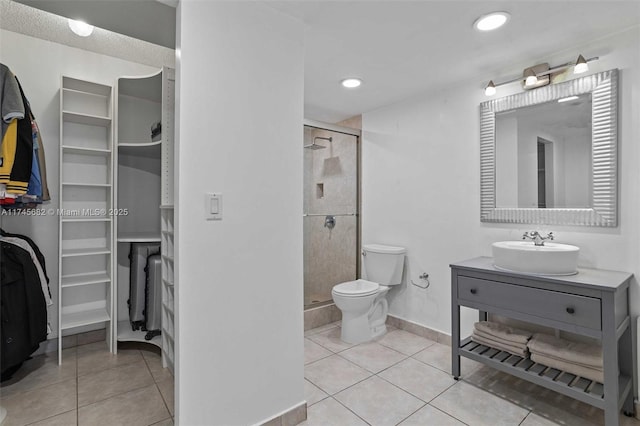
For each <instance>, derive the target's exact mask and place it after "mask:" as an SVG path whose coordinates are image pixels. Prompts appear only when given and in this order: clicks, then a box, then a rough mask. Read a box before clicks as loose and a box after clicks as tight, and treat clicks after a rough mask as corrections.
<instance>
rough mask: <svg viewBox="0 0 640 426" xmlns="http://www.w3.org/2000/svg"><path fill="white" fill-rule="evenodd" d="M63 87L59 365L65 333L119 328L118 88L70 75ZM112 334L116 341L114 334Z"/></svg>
mask: <svg viewBox="0 0 640 426" xmlns="http://www.w3.org/2000/svg"><path fill="white" fill-rule="evenodd" d="M61 83H62V84H61V90H60V97H59V100H60V108H59V111H60V145H59V147H60V151H59V154H60V155H59V163H58V164H59V167H58V172H59V175H58V182H59V191H60V192H59V199H60V200H61V209H60V210H59V212H58V221H59V229H60V235H59V241H58V244H59V246H58V247H59V250H60V255H59V257H58V286H59V287H58V296H59V297H58V308H59V309H60V321H59V324H58V327H59V328H58V363H59V364H61V363H62V335H63V333H62V331H63V330H66V329H71V328H76V327H82V326H87V325H92V324H100V323H104V322H107V323H108V324H107V329H111V328H112V327H113V324H112V321H111V317H112V314H113V312H112V305H113V292H114V291H115V290H114V287H115V285H114V284H115V280H112V279H113V276H114V273H113V263H114V258H113V252H112V248H111V246H112V245H113V237H114V235H113V232H114V228H115V226H114V223H113V222H114V221H113V217H111V215H108V214H107V213H108V211H109V209H110V208H111V207H112V206H113V185H112V182H113V162H112V161H113V155H114V152H113V146H114V144H113V133H114V132H113V130H114V121H115V120H113V119H112V117H113V113H112V111H113V89H112V87H111V86H107V85H104V84H99V83H93V82H90V81H85V80H79V79H76V78H72V77H67V76H63V77H62V81H61ZM113 316H114V317H115V315H113ZM107 335H108V336H109V339H111V337H112V334H111V333H107ZM112 343H113V340H111V341H110V342H109V348H110V350H111V348H112Z"/></svg>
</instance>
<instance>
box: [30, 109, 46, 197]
mask: <svg viewBox="0 0 640 426" xmlns="http://www.w3.org/2000/svg"><path fill="white" fill-rule="evenodd" d="M31 123H32V124H33V126H34V127H35V130H36V136H35V140H34V142H33V143H34V145H37V158H38V168H39V170H40V184H41V185H42V201H50V200H51V195H50V194H49V185H48V184H47V163H46V161H45V158H44V144H43V143H42V134H41V133H40V128H39V127H38V123H37V122H36V118H35V117H34V116H33V111H31Z"/></svg>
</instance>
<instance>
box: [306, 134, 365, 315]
mask: <svg viewBox="0 0 640 426" xmlns="http://www.w3.org/2000/svg"><path fill="white" fill-rule="evenodd" d="M303 147H304V149H303V151H304V219H303V222H304V308H305V309H309V308H312V307H317V306H322V305H326V304H329V303H332V302H333V300H332V298H331V289H332V288H333V286H334V285H336V284H338V283H341V282H344V281H351V280H355V279H356V277H357V276H358V271H359V255H358V253H359V233H360V230H359V227H360V222H359V215H358V209H359V202H360V200H359V131H357V130H354V129H347V128H340V127H337V126H329V125H327V126H326V127H320V125H318V126H315V125H305V127H304V140H303Z"/></svg>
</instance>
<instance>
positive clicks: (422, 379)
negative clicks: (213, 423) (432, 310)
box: [302, 323, 640, 426]
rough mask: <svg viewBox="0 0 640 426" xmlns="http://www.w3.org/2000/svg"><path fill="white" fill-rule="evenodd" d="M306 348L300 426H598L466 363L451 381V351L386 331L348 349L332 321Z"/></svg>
mask: <svg viewBox="0 0 640 426" xmlns="http://www.w3.org/2000/svg"><path fill="white" fill-rule="evenodd" d="M304 344H305V397H306V400H307V403H308V411H307V416H308V419H307V421H306V422H304V423H302V425H304V426H316V425H321V426H328V425H335V426H351V425H354V426H356V425H374V426H387V425H389V426H390V425H401V426H429V425H432V426H448V425H451V426H456V425H465V424H466V425H492V426H493V425H505V426H506V425H521V426H554V425H564V426H599V425H603V424H604V417H603V412H602V411H601V410H598V409H596V408H593V407H591V406H589V405H586V404H583V403H581V402H578V401H576V400H574V399H571V398H568V397H565V396H562V395H560V394H558V393H555V392H552V391H549V390H546V389H544V388H542V387H540V386H537V385H534V384H531V383H529V382H526V381H524V380H520V379H518V378H516V377H513V376H510V375H508V374H504V373H500V372H498V371H496V370H493V369H492V368H490V367H486V366H483V365H482V364H479V363H477V362H475V361H472V360H469V359H466V358H462V374H463V380H460V381H458V382H456V381H455V380H453V379H452V378H451V375H450V371H451V368H450V367H451V351H450V347H448V346H445V345H442V344H439V343H436V342H434V341H432V340H429V339H425V338H423V337H419V336H417V335H415V334H411V333H408V332H406V331H403V330H398V329H394V328H392V327H389V331H388V332H387V334H386V335H384V336H382V337H381V338H379V339H377V340H375V341H374V342H368V343H363V344H360V345H349V344H346V343H344V342H342V341H341V340H340V326H339V323H333V324H329V325H327V326H324V327H319V328H316V329H313V330H309V331H307V332H305V339H304ZM621 425H623V426H640V421H638V420H636V419H631V418H627V417H624V416H622V417H621Z"/></svg>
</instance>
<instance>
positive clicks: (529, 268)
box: [491, 241, 580, 275]
mask: <svg viewBox="0 0 640 426" xmlns="http://www.w3.org/2000/svg"><path fill="white" fill-rule="evenodd" d="M491 250H492V252H493V262H494V265H495V267H496V268H498V269H505V270H508V271H513V272H525V273H529V274H537V275H573V274H577V273H578V253H579V252H580V248H578V247H576V246H572V245H569V244H556V243H549V242H545V243H544V245H543V246H536V245H535V244H534V243H533V242H532V241H500V242H497V243H493V244H492V245H491Z"/></svg>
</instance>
